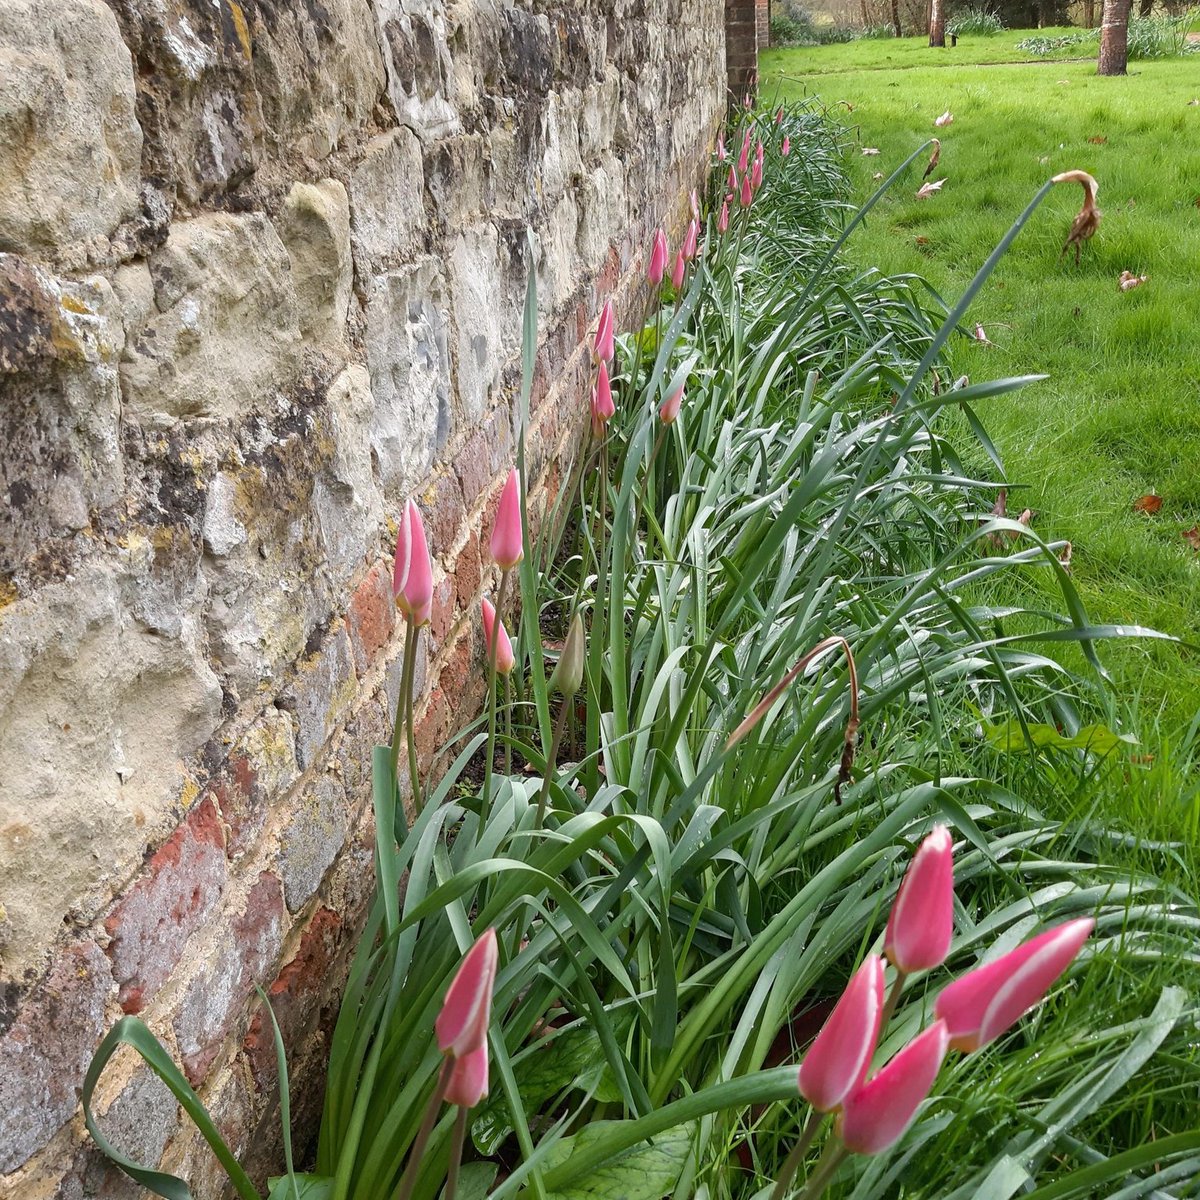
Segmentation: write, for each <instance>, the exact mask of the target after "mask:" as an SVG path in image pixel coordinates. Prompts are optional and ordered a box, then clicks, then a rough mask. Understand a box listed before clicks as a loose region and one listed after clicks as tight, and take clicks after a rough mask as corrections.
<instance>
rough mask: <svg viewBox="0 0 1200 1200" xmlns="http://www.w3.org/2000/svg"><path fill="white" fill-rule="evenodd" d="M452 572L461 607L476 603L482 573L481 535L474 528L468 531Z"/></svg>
mask: <svg viewBox="0 0 1200 1200" xmlns="http://www.w3.org/2000/svg"><path fill="white" fill-rule="evenodd" d="M452 573H453V575H454V590H455V592H456V593H457V594H458V603H459V607H465V606H466V605H468V604H470V605H474V603H475V599H476V597H477V596H478V595H479V584H480V575H481V565H480V557H479V535H478V534H477V533H476V532H475V530H474V529H472V530H470V532H468V534H467V540H466V542H464V543H463V548H462V549H461V550H460V551H459V552H458V557H457V558H456V559H455V560H454V565H453V568H452Z"/></svg>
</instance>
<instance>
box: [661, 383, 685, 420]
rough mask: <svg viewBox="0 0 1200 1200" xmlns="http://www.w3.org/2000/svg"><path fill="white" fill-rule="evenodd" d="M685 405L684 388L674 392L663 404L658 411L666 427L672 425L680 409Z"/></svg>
mask: <svg viewBox="0 0 1200 1200" xmlns="http://www.w3.org/2000/svg"><path fill="white" fill-rule="evenodd" d="M682 404H683V388H682V387H681V388H680V389H679V390H678V391H676V392H672V393H671V394H670V395H669V396H668V397H667V398H666V399H665V400H664V401H663V402H662V405H661V407H660V408H659V410H658V419H659V420H660V421H661V422H662V423H663V424H664V425H670V424H671V423H672V422H673V421H674V420H675V418H676V417H677V416H679V409H680V407H681V405H682Z"/></svg>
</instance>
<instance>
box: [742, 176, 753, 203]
mask: <svg viewBox="0 0 1200 1200" xmlns="http://www.w3.org/2000/svg"><path fill="white" fill-rule="evenodd" d="M740 200H741V205H742V207H743V208H749V207H750V205H751V204H753V203H754V187H753V185H752V184H751V182H750V176H749V175H743V176H742V194H741V197H740Z"/></svg>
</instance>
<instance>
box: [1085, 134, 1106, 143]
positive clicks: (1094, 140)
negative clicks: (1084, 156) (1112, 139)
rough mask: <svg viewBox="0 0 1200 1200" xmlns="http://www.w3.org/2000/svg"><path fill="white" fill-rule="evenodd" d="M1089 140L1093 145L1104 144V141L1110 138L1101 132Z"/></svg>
mask: <svg viewBox="0 0 1200 1200" xmlns="http://www.w3.org/2000/svg"><path fill="white" fill-rule="evenodd" d="M1088 141H1089V142H1091V143H1092V145H1093V146H1103V145H1104V143H1105V142H1107V141H1108V138H1106V137H1101V136H1100V135H1099V134H1096V136H1095V137H1090V138H1088Z"/></svg>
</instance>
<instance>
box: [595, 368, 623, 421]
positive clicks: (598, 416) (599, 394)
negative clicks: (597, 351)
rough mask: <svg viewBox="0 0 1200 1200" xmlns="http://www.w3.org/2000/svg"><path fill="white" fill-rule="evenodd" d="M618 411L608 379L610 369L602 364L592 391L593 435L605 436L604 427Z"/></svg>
mask: <svg viewBox="0 0 1200 1200" xmlns="http://www.w3.org/2000/svg"><path fill="white" fill-rule="evenodd" d="M616 411H617V408H616V405H615V404H613V398H612V384H611V383H610V382H609V378H608V367H607V365H606V364H605V363H601V364H600V370H599V371H598V372H597V375H596V386H595V387H594V388H593V389H592V434H593V436H595V437H598V438H599V437H603V436H604V427H605V426H606V425H607V424H608V422H609V421H610V420H611V419H612V416H613V414H614V413H615V412H616Z"/></svg>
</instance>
